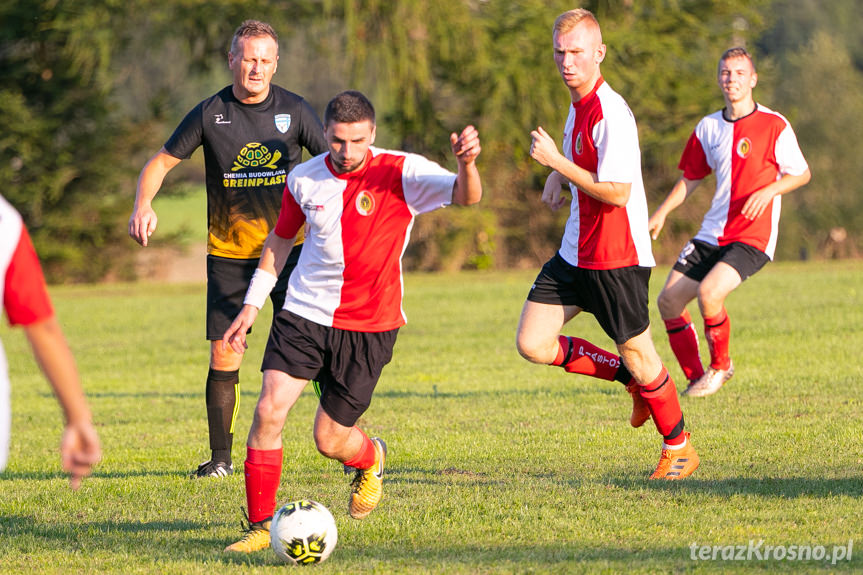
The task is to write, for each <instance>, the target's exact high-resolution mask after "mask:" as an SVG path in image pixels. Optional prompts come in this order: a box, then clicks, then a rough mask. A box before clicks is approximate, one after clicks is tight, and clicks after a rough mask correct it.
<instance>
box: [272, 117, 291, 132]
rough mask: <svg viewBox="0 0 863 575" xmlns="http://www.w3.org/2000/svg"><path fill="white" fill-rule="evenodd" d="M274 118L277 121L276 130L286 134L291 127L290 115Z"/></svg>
mask: <svg viewBox="0 0 863 575" xmlns="http://www.w3.org/2000/svg"><path fill="white" fill-rule="evenodd" d="M274 118H275V120H276V129H277V130H278V131H280V132H281V133H283V134H284V133H285V132H287V131H288V128H290V127H291V115H290V114H276V115H275V117H274Z"/></svg>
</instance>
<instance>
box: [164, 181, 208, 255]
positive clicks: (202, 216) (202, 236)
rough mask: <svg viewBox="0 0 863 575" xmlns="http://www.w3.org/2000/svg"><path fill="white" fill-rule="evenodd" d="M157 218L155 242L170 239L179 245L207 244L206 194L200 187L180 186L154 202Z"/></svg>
mask: <svg viewBox="0 0 863 575" xmlns="http://www.w3.org/2000/svg"><path fill="white" fill-rule="evenodd" d="M153 209H154V210H156V215H157V216H158V218H159V224H158V228H157V231H156V235H154V236H153V239H154V241H155V242H161V241H163V240H168V239H170V240H171V241H175V242H179V243H181V244H185V243H190V242H198V243H200V242H206V241H207V192H206V190H205V189H204V187H203V186H185V187H179V188H178V191H177V192H176V193H170V192H168V193H164V192H163V193H161V194H159V195H157V196H156V198H155V199H154V200H153Z"/></svg>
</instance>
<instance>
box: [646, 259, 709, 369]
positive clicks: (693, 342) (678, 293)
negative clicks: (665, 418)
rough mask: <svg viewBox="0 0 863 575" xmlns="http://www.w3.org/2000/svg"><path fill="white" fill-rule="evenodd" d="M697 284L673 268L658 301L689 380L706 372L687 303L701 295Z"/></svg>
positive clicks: (674, 347)
mask: <svg viewBox="0 0 863 575" xmlns="http://www.w3.org/2000/svg"><path fill="white" fill-rule="evenodd" d="M698 285H699V282H698V281H696V280H694V279H692V278H690V277H687V276H686V275H684V274H683V273H682V272H680V271H678V270H676V269H672V270H671V272H670V273H669V274H668V278H667V279H666V281H665V285H664V286H663V288H662V291H660V292H659V296H658V298H657V300H656V303H657V306H658V307H659V314H660V316H661V317H662V321H663V322H664V323H665V331H666V334H667V335H668V342H669V344H670V345H671V351H672V352H673V353H674V357H675V358H677V363H678V364H680V369H681V370H682V371H683V376H684V377H685V378H686V379H687V381H689V382H694V381H696V380H697V379H698V378H700V377H701V376H702V375H704V366H703V365H702V364H701V355H700V353H699V350H698V332H697V331H696V329H695V325H694V324H693V323H692V317H691V316H690V315H689V311H687V309H686V304H688V303H689V302H691V301H692V300H693V299H695V298H696V297H697V296H698Z"/></svg>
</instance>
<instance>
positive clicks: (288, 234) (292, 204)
mask: <svg viewBox="0 0 863 575" xmlns="http://www.w3.org/2000/svg"><path fill="white" fill-rule="evenodd" d="M291 182H292V179H291V177H290V176H288V183H287V185H286V186H285V191H284V193H283V194H282V207H281V209H280V210H279V219H278V221H277V222H276V227H275V228H274V231H275V232H276V235H277V236H279V237H280V238H284V239H290V238H293V237H295V236H296V235H297V234H298V233H299V231H300V229H302V227H303V224H304V223H305V222H306V214H304V213H303V210H302V208H300V205H299V204H298V203H297V200H295V199H294V195H293V194H292V193H291V189H290V186H291Z"/></svg>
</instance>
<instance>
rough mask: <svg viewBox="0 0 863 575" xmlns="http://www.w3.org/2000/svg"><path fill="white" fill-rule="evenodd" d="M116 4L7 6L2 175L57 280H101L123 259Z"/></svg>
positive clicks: (0, 59) (1, 44)
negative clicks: (114, 97) (114, 63)
mask: <svg viewBox="0 0 863 575" xmlns="http://www.w3.org/2000/svg"><path fill="white" fill-rule="evenodd" d="M117 4H119V3H118V2H103V1H93V2H87V1H78V2H68V3H58V2H51V1H42V2H36V1H33V2H13V3H11V4H10V3H4V4H3V5H2V7H0V77H2V78H3V84H2V85H0V182H3V194H4V195H5V196H6V197H7V198H8V199H9V201H10V202H12V203H13V204H14V205H15V206H16V207H17V208H18V209H19V210H20V211H21V213H22V215H23V216H24V218H25V220H26V221H27V223H28V225H29V226H30V230H31V233H32V236H33V241H34V244H35V245H36V248H37V249H38V251H39V254H40V256H41V257H42V261H43V264H44V267H45V270H46V274H47V275H48V277H49V279H52V280H57V279H59V278H61V277H65V278H68V279H71V280H95V279H99V278H101V277H103V276H104V275H105V274H106V273H107V272H108V270H109V269H110V268H111V266H112V265H116V264H117V263H118V262H123V261H124V258H123V257H122V255H123V252H124V251H125V250H123V249H122V247H121V246H122V245H123V243H122V242H120V241H119V240H120V239H121V238H122V236H123V235H125V230H123V229H122V228H119V227H118V226H117V225H116V224H117V221H118V215H119V214H120V213H121V212H122V211H125V210H126V209H127V207H126V206H125V205H123V202H121V201H120V199H121V198H120V197H119V196H118V194H117V193H116V190H117V189H118V186H119V185H120V183H121V182H122V180H123V179H125V178H127V177H128V176H129V172H128V169H129V166H128V164H127V163H126V162H125V161H124V155H123V149H122V148H121V147H118V141H120V142H122V141H123V140H122V138H120V139H119V140H118V136H121V135H122V133H123V130H124V126H123V125H122V123H120V122H117V121H115V119H114V118H113V117H112V114H111V99H110V96H111V92H112V89H113V87H114V86H113V84H112V76H111V72H110V65H111V59H110V56H111V52H112V50H113V49H114V47H115V45H116V36H115V35H114V33H113V28H114V26H113V22H112V10H113V9H114V7H115V5H117Z"/></svg>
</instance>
